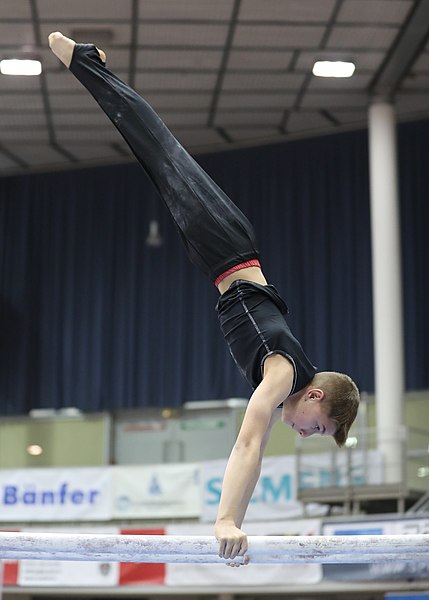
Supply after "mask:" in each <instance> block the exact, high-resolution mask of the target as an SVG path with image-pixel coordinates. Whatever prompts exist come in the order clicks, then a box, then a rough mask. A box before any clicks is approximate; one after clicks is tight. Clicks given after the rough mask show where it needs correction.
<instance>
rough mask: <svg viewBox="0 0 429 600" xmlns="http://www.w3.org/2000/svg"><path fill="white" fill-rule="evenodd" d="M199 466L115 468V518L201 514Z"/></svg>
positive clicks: (171, 465) (173, 516) (154, 517)
mask: <svg viewBox="0 0 429 600" xmlns="http://www.w3.org/2000/svg"><path fill="white" fill-rule="evenodd" d="M200 513H201V483H200V466H199V465H196V464H168V465H153V466H144V467H140V466H135V467H134V466H130V467H115V468H114V469H113V518H114V519H124V518H125V519H135V518H140V519H159V518H176V517H180V518H189V517H199V516H200Z"/></svg>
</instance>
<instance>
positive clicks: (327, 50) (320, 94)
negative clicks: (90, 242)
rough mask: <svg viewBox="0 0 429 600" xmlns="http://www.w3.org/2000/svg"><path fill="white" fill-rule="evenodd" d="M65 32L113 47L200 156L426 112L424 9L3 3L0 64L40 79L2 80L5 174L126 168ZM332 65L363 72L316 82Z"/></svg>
mask: <svg viewBox="0 0 429 600" xmlns="http://www.w3.org/2000/svg"><path fill="white" fill-rule="evenodd" d="M56 30H59V31H62V32H63V33H64V34H65V35H69V36H71V37H75V36H76V37H77V38H78V41H85V42H88V41H93V42H95V43H96V44H97V45H98V46H100V47H102V48H104V49H105V50H106V52H107V56H108V66H109V67H110V68H111V69H113V70H114V71H115V72H116V73H117V74H118V75H119V76H120V77H121V78H123V79H125V80H126V81H128V82H129V83H131V85H132V86H133V87H135V88H136V89H137V90H138V91H139V92H140V93H142V94H144V95H145V97H146V98H147V99H148V100H149V102H150V103H151V104H152V105H153V106H154V107H155V109H156V110H157V111H158V112H159V113H160V114H161V116H162V117H163V119H164V120H165V121H166V123H167V124H168V125H169V127H170V128H171V129H172V130H173V132H174V133H175V134H176V136H177V137H178V138H179V139H180V140H181V141H182V143H183V144H184V145H185V146H186V147H187V148H188V149H189V150H190V151H191V152H194V153H201V152H206V151H216V150H224V149H226V148H234V147H238V146H243V145H256V144H260V143H267V142H268V143H271V142H276V141H281V140H287V139H292V138H296V137H302V136H314V135H320V134H323V133H328V132H332V131H339V130H343V129H347V128H348V129H350V128H357V127H362V126H365V125H366V119H367V108H368V104H369V102H370V101H371V99H372V98H381V99H386V98H394V99H395V105H396V107H397V115H398V118H399V119H420V118H428V117H429V44H428V33H429V0H1V2H0V59H2V58H14V57H19V58H20V57H22V58H23V57H33V56H34V57H39V58H40V59H41V61H42V64H43V73H42V75H41V76H39V77H22V76H21V77H12V76H6V75H0V109H1V110H0V176H1V175H8V174H14V173H25V172H31V171H35V170H41V169H42V170H54V169H63V168H70V167H71V168H74V167H82V166H88V165H95V164H111V163H115V162H122V161H124V160H130V154H129V152H128V149H127V147H126V146H125V144H124V143H123V142H122V140H121V138H120V137H119V134H117V132H116V131H115V129H114V127H113V126H112V125H111V124H110V123H109V122H108V121H107V118H106V117H105V116H104V115H103V114H102V112H101V110H100V109H99V108H98V106H97V105H96V103H95V101H94V100H93V99H92V98H91V97H90V96H89V94H88V93H87V92H86V91H85V90H83V88H81V86H80V84H79V83H78V82H77V81H75V79H74V77H73V76H72V75H71V74H70V73H68V72H67V70H66V69H65V67H63V66H62V65H61V64H60V63H59V61H58V60H57V59H56V58H55V57H54V56H53V55H52V53H51V52H50V50H49V48H48V47H47V36H48V34H49V33H50V32H51V31H56ZM324 58H325V59H327V58H329V59H331V60H338V59H347V60H353V62H355V63H356V72H355V75H354V76H353V77H352V78H350V79H323V78H316V77H314V76H313V75H312V74H311V69H312V66H313V63H314V61H315V60H316V59H324Z"/></svg>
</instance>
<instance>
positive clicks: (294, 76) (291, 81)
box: [223, 72, 305, 91]
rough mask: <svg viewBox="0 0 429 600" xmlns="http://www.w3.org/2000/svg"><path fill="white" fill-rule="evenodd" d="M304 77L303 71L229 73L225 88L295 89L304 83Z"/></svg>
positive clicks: (239, 89) (238, 89)
mask: <svg viewBox="0 0 429 600" xmlns="http://www.w3.org/2000/svg"><path fill="white" fill-rule="evenodd" d="M304 77H305V75H304V74H302V73H270V72H268V73H261V72H259V73H231V74H229V73H227V74H226V75H225V79H224V81H223V89H224V90H225V91H227V90H237V91H241V90H257V91H259V90H282V91H293V90H296V89H298V88H299V86H301V85H302V83H303V81H304Z"/></svg>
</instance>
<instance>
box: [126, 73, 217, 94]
mask: <svg viewBox="0 0 429 600" xmlns="http://www.w3.org/2000/svg"><path fill="white" fill-rule="evenodd" d="M215 83H216V72H214V73H199V72H198V73H192V72H190V71H185V72H172V73H156V72H149V73H138V74H137V76H136V79H135V85H136V86H137V87H138V88H141V89H144V90H184V91H190V90H196V91H203V90H208V91H210V90H212V89H213V86H214V85H215Z"/></svg>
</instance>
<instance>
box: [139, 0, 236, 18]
mask: <svg viewBox="0 0 429 600" xmlns="http://www.w3.org/2000/svg"><path fill="white" fill-rule="evenodd" d="M233 6H234V0H216V1H215V2H214V1H213V0H186V1H179V2H178V0H139V16H140V18H141V19H143V20H144V21H146V20H147V19H160V20H165V19H167V18H168V19H185V20H187V21H195V20H201V19H203V20H210V19H213V20H216V21H217V20H228V19H229V18H230V16H231V14H232V10H233Z"/></svg>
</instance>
